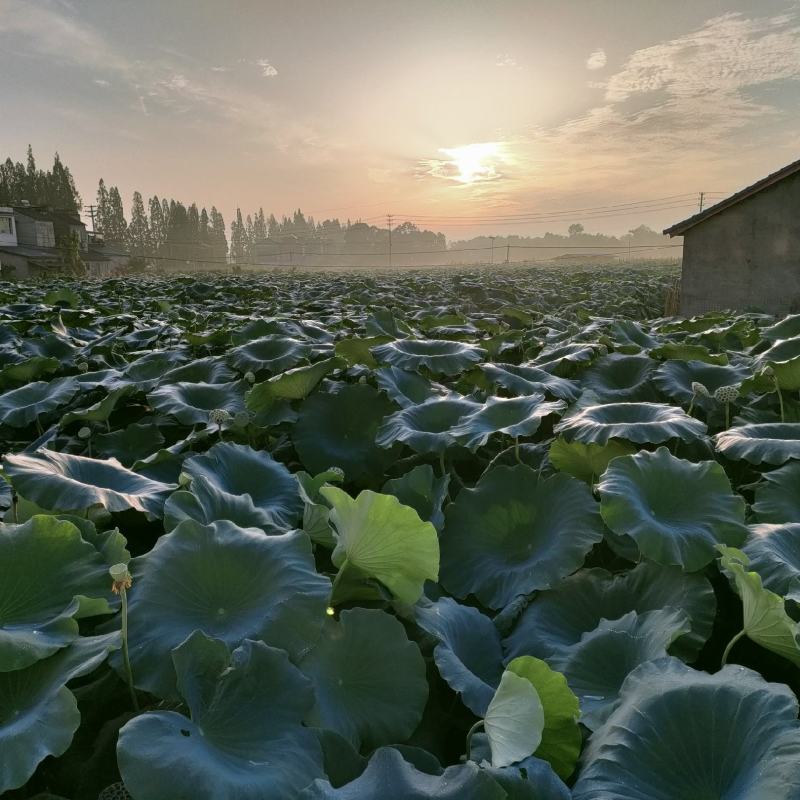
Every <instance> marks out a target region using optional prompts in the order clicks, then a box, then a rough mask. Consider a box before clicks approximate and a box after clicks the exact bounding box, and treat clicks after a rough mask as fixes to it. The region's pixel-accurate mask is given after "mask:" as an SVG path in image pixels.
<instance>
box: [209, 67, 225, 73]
mask: <svg viewBox="0 0 800 800" xmlns="http://www.w3.org/2000/svg"><path fill="white" fill-rule="evenodd" d="M211 71H212V72H228V67H211Z"/></svg>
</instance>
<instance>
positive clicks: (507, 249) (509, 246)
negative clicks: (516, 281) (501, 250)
mask: <svg viewBox="0 0 800 800" xmlns="http://www.w3.org/2000/svg"><path fill="white" fill-rule="evenodd" d="M510 253H511V245H510V244H507V245H506V264H508V259H509V257H510V255H509V254H510Z"/></svg>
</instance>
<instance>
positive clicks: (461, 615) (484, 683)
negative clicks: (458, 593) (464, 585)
mask: <svg viewBox="0 0 800 800" xmlns="http://www.w3.org/2000/svg"><path fill="white" fill-rule="evenodd" d="M414 611H415V619H416V621H417V624H418V625H419V626H420V627H421V628H422V629H423V630H425V631H426V632H427V633H429V634H430V635H431V636H433V637H435V638H436V639H437V640H438V644H437V645H436V647H435V648H434V651H433V659H434V661H435V662H436V667H437V668H438V670H439V674H440V675H441V676H442V679H443V680H444V681H445V683H447V685H448V686H449V687H450V688H451V689H452V690H453V691H454V692H456V693H457V694H459V695H461V700H462V701H463V703H464V705H465V706H466V707H467V708H468V709H469V710H470V711H472V713H473V714H475V716H478V717H482V716H483V715H484V714H485V713H486V709H487V708H488V706H489V703H490V702H491V700H492V697H493V696H494V692H495V689H497V686H498V684H499V683H500V678H501V677H502V675H503V651H502V648H501V646H500V635H499V633H498V632H497V628H496V627H495V625H494V624H493V622H492V621H491V620H490V619H489V618H488V617H487V616H485V615H484V614H481V612H480V611H478V609H477V608H472V607H471V606H462V605H459V604H458V603H457V602H456V601H455V600H453V599H451V598H449V597H442V598H441V599H439V600H438V601H437V602H435V603H431V602H430V601H426V600H425V599H424V598H423V600H420V602H419V603H418V604H417V606H416V607H415V609H414Z"/></svg>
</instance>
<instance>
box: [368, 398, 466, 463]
mask: <svg viewBox="0 0 800 800" xmlns="http://www.w3.org/2000/svg"><path fill="white" fill-rule="evenodd" d="M479 409H480V405H478V403H475V402H474V401H472V400H467V399H466V398H464V397H461V396H459V395H451V396H449V397H434V398H431V399H430V400H426V401H425V402H424V403H421V404H420V405H416V406H411V407H409V408H403V409H401V410H400V411H396V412H395V413H394V414H392V415H391V416H388V417H387V418H386V419H385V420H384V422H383V424H382V425H381V427H380V429H379V430H378V434H377V436H376V437H375V442H376V444H378V445H380V446H381V447H391V446H392V445H393V444H395V442H404V443H405V444H407V445H408V446H409V447H410V448H411V449H412V450H415V451H416V452H417V453H444V451H445V450H447V448H448V447H450V446H452V445H454V444H456V440H455V438H454V437H453V432H452V431H453V428H455V427H456V425H458V423H459V422H460V421H461V420H462V419H463V418H464V417H466V416H467V414H470V413H472V412H474V411H477V410H479Z"/></svg>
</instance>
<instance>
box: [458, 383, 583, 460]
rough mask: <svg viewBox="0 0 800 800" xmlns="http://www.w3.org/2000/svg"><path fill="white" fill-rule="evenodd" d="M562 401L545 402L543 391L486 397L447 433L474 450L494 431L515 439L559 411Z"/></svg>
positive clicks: (563, 407)
mask: <svg viewBox="0 0 800 800" xmlns="http://www.w3.org/2000/svg"><path fill="white" fill-rule="evenodd" d="M566 407H567V406H566V403H564V401H563V400H558V401H556V402H554V403H547V402H545V400H544V395H543V394H532V395H527V396H523V397H511V398H508V397H488V398H487V399H486V402H485V403H484V405H483V407H482V408H479V409H478V410H477V411H474V412H473V413H471V414H468V415H467V416H465V417H462V418H461V420H460V422H459V423H458V424H457V425H455V426H454V427H453V428H451V429H450V435H451V436H452V437H453V438H454V439H455V440H456V441H457V442H459V443H460V444H463V445H464V447H467V448H469V449H470V450H472V451H475V450H476V449H477V448H478V447H481V446H482V445H484V444H486V442H487V441H489V437H490V436H491V435H492V434H494V433H503V434H506V435H507V436H513V437H515V438H517V437H519V436H531V435H533V434H534V433H535V432H536V431H537V430H538V429H539V425H541V422H542V420H543V419H544V418H545V417H547V416H549V415H551V414H560V413H561V412H562V411H563V410H564V409H565V408H566Z"/></svg>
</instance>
